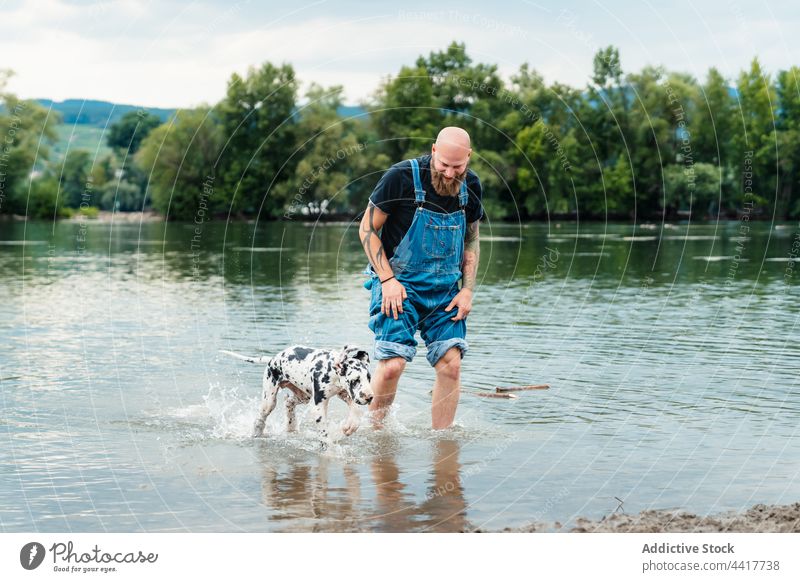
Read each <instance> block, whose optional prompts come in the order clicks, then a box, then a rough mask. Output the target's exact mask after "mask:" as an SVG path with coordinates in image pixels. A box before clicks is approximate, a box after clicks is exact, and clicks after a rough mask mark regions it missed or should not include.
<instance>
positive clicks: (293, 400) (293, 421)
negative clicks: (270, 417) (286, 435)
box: [286, 392, 299, 432]
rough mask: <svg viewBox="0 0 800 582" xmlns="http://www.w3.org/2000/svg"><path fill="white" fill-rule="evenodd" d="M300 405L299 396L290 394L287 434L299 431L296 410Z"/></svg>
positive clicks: (287, 408) (288, 399)
mask: <svg viewBox="0 0 800 582" xmlns="http://www.w3.org/2000/svg"><path fill="white" fill-rule="evenodd" d="M298 404H299V401H298V400H297V396H295V395H294V393H292V392H290V393H289V395H288V396H287V397H286V432H294V431H296V430H297V418H296V416H297V415H296V414H295V408H297V405H298Z"/></svg>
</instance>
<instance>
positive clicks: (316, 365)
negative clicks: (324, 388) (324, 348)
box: [314, 360, 322, 370]
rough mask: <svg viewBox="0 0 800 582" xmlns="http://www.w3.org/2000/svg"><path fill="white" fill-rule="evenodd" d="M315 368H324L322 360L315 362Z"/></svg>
mask: <svg viewBox="0 0 800 582" xmlns="http://www.w3.org/2000/svg"><path fill="white" fill-rule="evenodd" d="M314 369H315V370H322V360H317V363H316V364H314Z"/></svg>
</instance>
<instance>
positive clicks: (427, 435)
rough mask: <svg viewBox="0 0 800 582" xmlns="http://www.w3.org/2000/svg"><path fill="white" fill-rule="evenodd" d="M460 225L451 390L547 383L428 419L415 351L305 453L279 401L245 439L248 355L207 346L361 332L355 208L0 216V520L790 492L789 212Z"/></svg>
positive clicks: (345, 525)
mask: <svg viewBox="0 0 800 582" xmlns="http://www.w3.org/2000/svg"><path fill="white" fill-rule="evenodd" d="M742 226H749V231H747V232H746V234H745V235H743V234H742V233H743V230H742V229H741V228H740V227H742ZM193 237H195V241H194V243H193V241H192V239H193ZM482 237H483V243H482V247H481V249H482V251H481V252H482V256H481V270H480V288H479V290H478V292H477V294H476V296H475V305H474V311H473V313H472V315H470V317H469V319H468V328H469V332H468V339H469V341H470V353H469V354H468V355H467V357H466V358H465V360H464V368H463V386H464V390H465V392H466V391H471V392H475V391H481V390H488V391H491V390H493V389H494V387H495V386H497V385H519V384H534V383H544V382H546V383H549V384H551V386H552V387H551V389H550V390H547V391H534V392H526V393H521V394H520V395H519V398H517V399H516V400H494V399H485V398H478V397H475V396H473V395H471V394H466V393H465V394H462V397H461V403H460V405H459V410H458V415H457V423H456V426H455V427H454V428H452V429H450V430H447V431H441V432H433V431H431V430H430V429H429V424H430V395H429V390H430V388H431V384H432V381H433V371H432V369H431V368H430V367H429V366H428V364H427V362H426V361H425V359H424V353H425V351H424V348H422V346H420V347H421V348H422V349H420V351H419V352H418V355H417V358H416V359H415V361H414V362H413V363H412V364H410V365H409V366H408V367H407V369H406V373H405V375H404V377H403V379H402V380H401V385H400V390H399V393H398V397H397V400H396V404H395V408H394V411H393V414H392V417H391V419H390V422H389V425H388V427H387V428H386V430H384V431H382V432H375V431H373V430H372V429H371V428H369V427H368V423H366V419H365V422H364V423H363V424H362V428H361V429H360V430H359V431H358V432H357V433H356V434H355V435H354V436H352V437H349V438H347V437H342V436H341V432H340V431H338V430H337V429H336V428H337V427H338V424H339V423H340V422H341V421H342V420H343V419H344V417H345V415H346V407H345V405H344V404H343V403H341V402H339V401H337V402H333V403H332V404H331V426H332V428H333V430H332V432H333V435H334V437H333V438H334V439H335V443H334V444H333V445H332V446H330V447H329V448H328V449H327V450H325V451H320V448H319V444H318V442H317V439H316V438H315V437H314V434H313V431H312V427H311V424H313V422H311V419H310V418H307V417H305V416H304V413H305V410H304V409H300V419H301V427H300V431H299V433H297V434H296V435H293V436H286V435H285V434H284V433H283V431H282V423H283V410H282V407H281V406H280V402H279V407H278V408H277V409H276V412H275V414H273V415H272V416H271V417H270V419H269V423H268V432H269V438H266V439H259V440H253V439H251V438H250V436H249V435H250V430H251V427H252V423H253V420H254V418H255V414H256V408H257V405H258V395H259V392H260V382H261V373H262V368H261V367H260V366H256V365H252V364H246V363H244V362H240V361H237V360H232V359H230V358H228V357H226V356H224V355H221V354H220V353H219V351H218V350H220V349H228V350H233V351H237V352H240V353H246V354H271V353H274V352H277V351H279V350H281V349H283V348H284V347H286V346H288V345H291V344H295V343H299V344H307V345H312V346H318V347H336V346H341V345H343V344H345V343H354V344H360V345H362V346H366V347H370V348H371V343H372V337H371V333H370V331H369V329H368V328H367V319H368V318H367V304H368V292H367V291H366V290H365V289H363V287H362V283H363V276H362V275H361V274H360V272H361V270H362V269H363V266H364V264H365V259H364V256H363V252H362V251H361V249H360V247H359V243H358V241H357V233H356V228H355V226H354V225H348V224H317V225H314V224H301V223H299V222H297V221H294V222H290V223H266V224H265V223H236V224H227V225H226V224H224V223H220V224H216V223H210V224H206V225H205V226H204V228H203V229H202V233H201V234H200V235H197V236H196V234H195V226H194V225H190V224H174V223H173V224H167V225H165V224H159V223H155V224H142V225H139V224H113V225H110V224H100V223H92V222H86V223H84V224H77V223H67V222H62V223H58V224H56V225H53V224H49V223H27V224H25V223H11V222H5V223H0V293H1V294H2V295H0V296H1V297H2V303H0V347H1V351H0V353H1V354H2V356H1V359H0V439H1V440H2V446H0V467H1V468H2V469H1V470H0V530H2V531H6V532H16V531H31V530H37V531H46V532H50V531H59V532H61V531H75V532H84V531H114V532H128V531H191V532H203V531H343V530H353V529H361V530H368V531H458V530H461V529H474V528H483V529H502V528H504V527H509V526H510V527H513V526H520V525H523V524H526V523H528V522H531V521H542V522H554V521H559V522H561V523H563V524H568V523H570V522H572V521H574V520H575V518H577V517H578V516H586V517H593V518H599V517H602V516H604V515H608V514H609V513H611V512H613V511H625V512H627V513H633V512H638V511H640V510H643V509H655V508H660V509H665V508H682V509H686V510H690V511H694V512H700V513H703V514H708V513H717V512H722V511H728V510H742V509H744V508H747V507H750V506H752V505H753V504H755V503H790V502H795V501H798V500H800V438H798V437H799V436H800V435H798V427H800V388H798V377H800V374H799V373H798V366H799V365H800V333H799V331H800V330H799V329H798V316H800V302H798V299H800V292H799V291H798V282H800V273H798V271H800V265H796V264H794V263H792V262H790V260H789V259H790V256H791V253H792V252H793V249H794V253H795V254H798V248H800V233H799V232H798V226H797V225H796V224H787V225H773V224H767V223H763V224H762V223H758V224H756V223H739V222H737V221H732V222H728V223H720V224H703V225H691V226H690V225H686V224H676V225H665V226H663V227H662V226H661V225H623V224H576V223H570V222H562V223H555V222H552V223H548V224H524V225H500V224H492V223H488V224H485V225H484V226H483V227H482ZM193 244H194V246H195V248H193ZM620 500H621V501H620ZM621 503H622V505H621V506H620V504H621Z"/></svg>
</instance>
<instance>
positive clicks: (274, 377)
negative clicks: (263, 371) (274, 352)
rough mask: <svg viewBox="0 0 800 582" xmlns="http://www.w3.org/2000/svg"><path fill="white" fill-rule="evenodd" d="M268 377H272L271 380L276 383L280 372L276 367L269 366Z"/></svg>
mask: <svg viewBox="0 0 800 582" xmlns="http://www.w3.org/2000/svg"><path fill="white" fill-rule="evenodd" d="M269 377H270V378H271V379H272V381H273V382H275V383H276V384H277V383H278V378H280V377H281V372H280V370H278V369H277V368H270V369H269Z"/></svg>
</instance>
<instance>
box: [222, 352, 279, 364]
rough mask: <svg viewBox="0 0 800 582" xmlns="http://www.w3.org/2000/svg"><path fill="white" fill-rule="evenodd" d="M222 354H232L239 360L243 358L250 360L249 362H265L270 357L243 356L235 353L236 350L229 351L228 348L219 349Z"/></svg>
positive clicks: (246, 360)
mask: <svg viewBox="0 0 800 582" xmlns="http://www.w3.org/2000/svg"><path fill="white" fill-rule="evenodd" d="M220 352H222V353H223V354H228V355H229V356H233V357H234V358H237V359H239V360H244V361H245V362H250V363H251V364H266V363H267V362H269V361H270V360H271V359H272V358H271V357H270V356H243V355H242V354H237V353H236V352H229V351H228V350H220Z"/></svg>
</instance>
